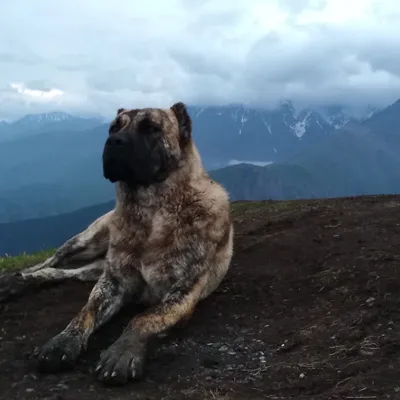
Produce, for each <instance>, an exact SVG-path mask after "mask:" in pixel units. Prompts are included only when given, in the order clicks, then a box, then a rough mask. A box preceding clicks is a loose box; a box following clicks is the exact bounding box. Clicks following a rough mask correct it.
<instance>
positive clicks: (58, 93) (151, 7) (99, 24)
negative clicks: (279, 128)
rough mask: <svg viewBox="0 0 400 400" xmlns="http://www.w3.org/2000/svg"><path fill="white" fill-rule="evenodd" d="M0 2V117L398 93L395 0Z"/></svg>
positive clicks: (375, 102)
mask: <svg viewBox="0 0 400 400" xmlns="http://www.w3.org/2000/svg"><path fill="white" fill-rule="evenodd" d="M0 3H3V4H2V5H1V13H0V119H13V118H17V117H19V116H22V115H24V114H27V113H38V112H50V111H55V110H62V111H66V112H71V113H75V114H79V115H84V114H100V115H103V116H105V117H110V116H114V115H115V112H116V109H117V108H119V107H124V108H134V107H168V106H170V105H172V104H173V103H174V102H177V101H184V102H185V103H187V104H192V105H211V104H213V105H215V104H229V103H245V104H247V105H254V106H257V107H259V106H261V107H274V106H275V105H276V104H277V103H279V101H282V100H286V99H290V100H292V101H293V102H294V103H295V105H296V106H299V107H303V106H308V105H311V106H313V105H328V104H340V105H344V106H351V107H365V106H367V105H371V106H373V107H383V106H385V105H387V104H390V103H392V102H393V101H395V100H397V99H398V98H400V51H399V49H400V23H399V22H400V3H399V2H398V1H397V0H279V1H278V0H212V1H211V0H145V1H143V0H113V1H111V0H85V1H80V0H68V1H67V0H60V1H58V2H55V1H50V0H35V1H32V0H13V1H12V2H11V1H7V0H0Z"/></svg>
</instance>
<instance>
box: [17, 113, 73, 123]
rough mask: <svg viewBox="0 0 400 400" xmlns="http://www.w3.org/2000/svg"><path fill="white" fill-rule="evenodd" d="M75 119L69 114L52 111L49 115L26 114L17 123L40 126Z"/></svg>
mask: <svg viewBox="0 0 400 400" xmlns="http://www.w3.org/2000/svg"><path fill="white" fill-rule="evenodd" d="M73 118H76V117H73V116H72V115H70V114H67V113H65V112H61V111H54V112H50V113H44V114H28V115H25V116H24V117H22V118H21V119H20V120H19V121H17V122H29V123H37V124H42V123H46V122H62V121H66V120H69V119H73Z"/></svg>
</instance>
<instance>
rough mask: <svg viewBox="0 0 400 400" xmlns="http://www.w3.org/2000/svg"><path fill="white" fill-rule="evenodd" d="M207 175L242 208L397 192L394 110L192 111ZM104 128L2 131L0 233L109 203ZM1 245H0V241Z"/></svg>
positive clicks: (66, 122) (57, 125)
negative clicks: (1, 227) (9, 226)
mask: <svg viewBox="0 0 400 400" xmlns="http://www.w3.org/2000/svg"><path fill="white" fill-rule="evenodd" d="M189 113H190V115H191V116H192V119H193V129H194V138H195V141H196V143H197V145H198V148H199V150H200V153H201V155H202V158H203V161H204V164H205V167H206V168H207V169H208V170H209V172H210V173H211V175H212V177H213V178H214V179H216V180H218V181H220V182H221V183H222V184H224V186H226V188H227V189H228V191H229V192H230V194H231V197H232V199H233V200H239V199H262V198H274V199H290V198H298V197H326V196H340V195H352V194H356V193H357V194H367V193H381V192H382V193H391V192H395V191H398V190H399V189H400V187H399V178H398V173H397V171H399V168H398V166H399V165H398V164H399V159H400V157H399V156H398V154H399V153H398V150H400V141H399V140H398V139H397V138H398V137H399V136H398V132H397V127H398V126H399V122H400V121H399V119H400V117H399V116H400V102H399V101H397V102H395V103H394V104H392V105H390V106H388V107H386V108H383V109H381V110H372V109H367V110H366V111H365V112H364V113H363V114H361V115H358V116H355V115H352V114H350V113H348V112H346V110H345V109H344V108H343V107H340V106H332V107H325V108H318V109H312V108H308V109H303V110H296V109H295V107H294V106H293V104H292V103H291V102H290V101H285V102H282V103H281V104H280V105H279V107H277V108H275V109H271V110H266V109H256V108H250V107H246V106H244V105H235V104H234V105H229V106H218V107H217V106H213V107H189ZM108 126H109V121H104V120H101V119H99V118H84V117H78V116H72V115H69V114H66V113H63V112H57V113H48V114H40V115H28V116H25V117H23V118H21V119H20V120H17V121H15V122H12V123H3V124H0V170H1V171H2V174H1V175H0V188H1V190H0V223H6V222H13V221H14V222H15V221H21V220H25V219H32V218H44V217H49V216H56V215H60V214H64V213H69V212H72V211H74V210H78V209H80V208H83V207H90V206H92V205H95V204H100V203H105V202H108V201H111V200H113V199H114V188H113V185H111V184H110V183H109V182H108V181H106V180H105V179H104V178H103V176H102V166H101V152H102V148H103V144H104V141H105V138H106V136H107V131H108ZM0 241H1V240H0Z"/></svg>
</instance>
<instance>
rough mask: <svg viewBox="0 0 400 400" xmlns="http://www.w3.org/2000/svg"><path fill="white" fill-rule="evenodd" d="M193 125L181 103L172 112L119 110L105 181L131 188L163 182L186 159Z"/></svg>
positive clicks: (111, 131)
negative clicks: (120, 183)
mask: <svg viewBox="0 0 400 400" xmlns="http://www.w3.org/2000/svg"><path fill="white" fill-rule="evenodd" d="M191 141H192V121H191V118H190V116H189V114H188V112H187V109H186V106H185V105H184V104H183V103H181V102H179V103H176V104H174V105H173V106H172V107H171V108H169V109H160V108H142V109H131V110H127V109H124V108H120V109H119V110H118V112H117V116H116V118H115V119H114V120H113V121H112V122H111V125H110V129H109V136H108V138H107V140H106V143H105V145H104V151H103V173H104V177H105V178H106V179H108V180H110V181H111V182H118V181H120V182H125V183H127V184H129V185H131V186H149V185H151V184H154V183H157V182H161V181H163V180H165V179H167V178H168V176H169V175H170V174H171V173H172V172H173V171H175V170H176V169H178V168H181V167H182V166H183V165H184V163H185V162H186V159H187V152H188V149H189V144H190V143H191Z"/></svg>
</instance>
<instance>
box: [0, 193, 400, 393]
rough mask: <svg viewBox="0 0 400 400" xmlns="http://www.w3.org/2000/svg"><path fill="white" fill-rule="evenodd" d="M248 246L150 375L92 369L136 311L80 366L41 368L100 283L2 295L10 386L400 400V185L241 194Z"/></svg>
mask: <svg viewBox="0 0 400 400" xmlns="http://www.w3.org/2000/svg"><path fill="white" fill-rule="evenodd" d="M233 208H234V215H235V224H236V245H235V256H234V260H233V263H232V267H231V270H230V272H229V274H228V275H227V277H226V279H225V280H224V282H223V284H221V286H220V287H219V289H218V290H217V291H216V292H215V293H214V294H213V295H212V296H211V297H210V298H208V299H207V300H205V301H203V302H202V303H201V304H200V305H199V306H198V308H197V311H196V313H195V314H194V316H193V318H192V320H191V321H190V322H189V324H188V325H187V326H186V327H185V328H184V329H180V330H177V331H175V332H173V334H172V335H171V336H170V337H169V338H167V339H164V340H163V341H161V342H159V343H158V344H157V346H155V347H154V349H153V351H152V352H151V354H150V357H149V359H148V361H147V366H146V371H145V376H144V377H143V380H142V381H140V382H132V383H130V384H128V385H127V386H124V387H112V388H107V387H104V386H102V385H101V384H99V383H97V381H96V380H95V378H94V376H93V371H92V369H93V367H94V365H95V363H96V360H97V359H98V357H99V352H100V351H101V350H102V349H105V348H106V347H107V346H108V345H110V344H111V343H112V342H113V340H115V339H116V338H117V337H118V336H119V334H120V333H121V331H122V329H123V327H124V324H125V323H126V322H127V321H128V320H129V318H130V317H132V316H133V315H134V313H135V312H137V310H136V309H134V308H130V309H127V310H124V312H123V313H122V314H121V315H120V316H119V317H117V318H116V319H114V320H113V321H112V322H110V323H109V324H108V325H107V326H105V327H104V328H103V329H101V330H100V331H99V332H98V333H97V334H96V335H95V336H93V339H92V340H91V342H90V346H89V349H88V351H87V353H85V354H84V355H83V356H82V358H81V359H80V361H79V364H78V365H77V366H76V369H75V370H74V371H72V372H70V373H65V374H57V375H41V374H39V373H37V372H36V370H35V358H34V357H33V356H32V353H33V352H34V350H35V348H37V347H38V346H41V345H43V344H44V343H45V342H46V341H47V340H48V339H50V338H51V337H52V336H53V335H55V334H57V333H58V332H59V331H60V330H62V329H63V328H64V327H65V326H66V324H67V323H68V322H69V320H70V319H71V318H72V317H73V315H74V314H75V313H76V312H77V311H78V310H79V309H80V308H81V306H82V305H83V304H84V303H85V301H86V299H87V296H88V293H89V291H90V289H91V285H85V284H79V283H72V282H70V283H67V284H61V285H58V286H55V287H51V288H45V289H41V290H39V289H38V290H37V291H33V292H28V293H25V294H24V295H22V296H21V297H18V298H15V299H13V300H12V301H7V302H6V303H3V304H1V305H0V372H1V373H0V398H1V399H21V400H25V399H26V400H27V399H48V400H50V399H51V400H56V399H57V400H66V399H70V400H78V399H79V400H89V399H95V400H102V399H110V398H112V399H114V400H117V399H118V400H125V399H141V400H144V399H160V400H161V399H163V400H167V399H171V400H180V399H189V400H190V399H237V400H239V399H240V400H244V399H255V400H259V399H298V400H301V399H379V400H383V399H400V374H399V369H400V334H399V329H400V246H399V243H400V196H377V197H355V198H345V199H328V200H312V201H291V202H271V201H265V202H257V203H255V202H246V203H235V204H234V205H233Z"/></svg>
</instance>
